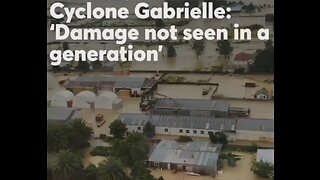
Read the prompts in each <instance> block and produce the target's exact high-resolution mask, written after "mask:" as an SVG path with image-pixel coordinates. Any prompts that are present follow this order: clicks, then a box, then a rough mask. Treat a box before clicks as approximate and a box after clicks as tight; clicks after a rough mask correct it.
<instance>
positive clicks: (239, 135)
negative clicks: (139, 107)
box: [127, 125, 274, 142]
mask: <svg viewBox="0 0 320 180" xmlns="http://www.w3.org/2000/svg"><path fill="white" fill-rule="evenodd" d="M138 127H141V130H140V131H139V130H138ZM127 128H128V132H141V133H142V132H143V126H135V125H127ZM166 128H167V129H168V132H165V129H166ZM180 129H182V130H183V133H180V131H179V130H180ZM186 130H189V133H186ZM193 130H197V134H193ZM201 131H203V132H204V133H203V134H201ZM210 131H211V130H210ZM212 132H217V131H212ZM155 134H160V135H173V136H185V135H186V136H190V137H209V135H208V130H205V129H188V128H169V127H155ZM227 135H228V139H229V140H230V141H235V140H246V141H268V142H274V132H266V131H243V130H237V131H236V133H232V134H228V133H227Z"/></svg>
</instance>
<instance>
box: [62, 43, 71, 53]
mask: <svg viewBox="0 0 320 180" xmlns="http://www.w3.org/2000/svg"><path fill="white" fill-rule="evenodd" d="M61 49H62V50H63V51H65V50H68V49H69V43H68V42H62V43H61Z"/></svg>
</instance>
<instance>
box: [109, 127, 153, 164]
mask: <svg viewBox="0 0 320 180" xmlns="http://www.w3.org/2000/svg"><path fill="white" fill-rule="evenodd" d="M110 153H111V155H112V156H113V157H115V158H117V159H119V160H120V161H121V162H122V163H123V164H124V165H126V166H129V167H132V166H133V164H134V163H135V162H137V161H144V160H146V159H147V158H148V153H149V145H148V141H147V139H146V138H145V136H144V135H143V134H141V133H127V136H126V138H125V139H115V140H114V141H112V142H111V148H110Z"/></svg>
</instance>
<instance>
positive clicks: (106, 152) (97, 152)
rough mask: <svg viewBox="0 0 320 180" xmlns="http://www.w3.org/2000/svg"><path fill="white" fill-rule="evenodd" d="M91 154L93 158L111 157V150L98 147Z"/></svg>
mask: <svg viewBox="0 0 320 180" xmlns="http://www.w3.org/2000/svg"><path fill="white" fill-rule="evenodd" d="M90 154H91V155H92V156H105V157H107V156H109V155H110V148H109V147H105V146H97V147H95V148H94V149H93V150H92V151H91V152H90Z"/></svg>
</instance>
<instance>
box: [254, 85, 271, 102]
mask: <svg viewBox="0 0 320 180" xmlns="http://www.w3.org/2000/svg"><path fill="white" fill-rule="evenodd" d="M254 97H255V99H263V100H267V99H269V97H270V94H269V91H268V90H267V89H265V88H262V89H260V90H258V91H257V92H256V94H255V95H254Z"/></svg>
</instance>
